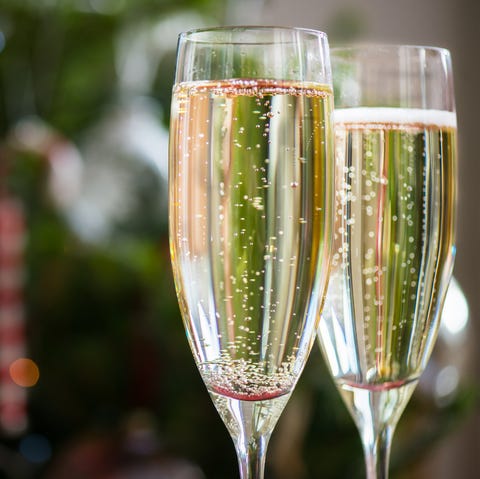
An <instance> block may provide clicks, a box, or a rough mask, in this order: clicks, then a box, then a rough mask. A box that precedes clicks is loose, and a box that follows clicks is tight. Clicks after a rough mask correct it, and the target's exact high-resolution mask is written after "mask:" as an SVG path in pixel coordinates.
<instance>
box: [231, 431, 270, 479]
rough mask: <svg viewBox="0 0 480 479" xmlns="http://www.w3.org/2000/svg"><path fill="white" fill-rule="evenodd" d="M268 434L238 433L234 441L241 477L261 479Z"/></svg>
mask: <svg viewBox="0 0 480 479" xmlns="http://www.w3.org/2000/svg"><path fill="white" fill-rule="evenodd" d="M269 440H270V434H265V435H260V436H258V437H255V436H250V437H247V436H245V435H240V436H239V437H237V439H236V441H235V449H236V451H237V457H238V465H239V468H240V477H241V479H263V474H264V470H265V457H266V453H267V446H268V441H269Z"/></svg>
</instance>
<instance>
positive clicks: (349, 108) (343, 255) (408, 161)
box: [318, 45, 456, 479]
mask: <svg viewBox="0 0 480 479" xmlns="http://www.w3.org/2000/svg"><path fill="white" fill-rule="evenodd" d="M332 69H333V74H334V83H335V114H334V116H335V138H336V141H335V156H336V168H337V170H336V171H337V172H338V175H337V178H336V181H337V208H336V210H337V215H336V221H335V248H334V249H335V254H334V257H333V260H332V276H331V282H330V285H329V289H328V295H327V301H326V304H325V309H324V312H323V317H322V320H321V322H320V326H319V330H318V333H319V340H320V345H321V348H322V351H323V353H324V357H325V359H326V362H327V364H328V366H329V369H330V372H331V374H332V376H333V378H334V380H335V384H336V386H337V388H338V389H339V391H340V393H341V395H342V398H343V400H344V401H345V403H346V405H347V406H348V409H349V410H350V413H351V414H352V416H353V418H354V420H355V422H356V425H357V427H358V429H359V431H360V435H361V439H362V443H363V447H364V451H365V459H366V466H367V477H368V478H369V479H380V478H386V477H387V476H388V457H389V451H390V443H391V440H392V435H393V431H394V429H395V426H396V424H397V421H398V420H399V418H400V416H401V414H402V412H403V410H404V408H405V406H406V404H407V403H408V401H409V399H410V396H411V394H412V392H413V391H414V389H415V386H416V385H417V382H418V379H419V377H420V375H421V373H422V372H423V370H424V368H425V365H426V363H427V361H428V358H429V357H430V353H431V352H432V348H433V345H434V343H435V339H436V336H437V331H438V325H439V319H440V313H441V310H442V306H443V301H444V298H445V293H446V290H447V286H448V283H449V280H450V275H451V272H452V267H453V259H454V254H455V246H454V223H455V221H454V216H455V215H454V209H455V183H456V116H455V105H454V97H453V85H452V72H451V62H450V55H449V53H448V51H446V50H443V49H439V48H428V47H416V46H395V45H360V46H352V47H350V48H338V49H336V48H334V49H332Z"/></svg>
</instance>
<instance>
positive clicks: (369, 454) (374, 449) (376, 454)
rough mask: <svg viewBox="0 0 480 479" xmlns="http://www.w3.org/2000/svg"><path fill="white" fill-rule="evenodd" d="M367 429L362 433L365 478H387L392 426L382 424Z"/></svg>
mask: <svg viewBox="0 0 480 479" xmlns="http://www.w3.org/2000/svg"><path fill="white" fill-rule="evenodd" d="M367 429H368V430H365V431H363V433H362V443H363V450H364V453H365V465H366V468H367V479H388V466H389V461H390V448H391V445H392V437H393V432H394V428H393V427H392V426H389V425H384V426H383V427H382V428H380V429H378V430H375V429H374V428H371V429H370V428H367Z"/></svg>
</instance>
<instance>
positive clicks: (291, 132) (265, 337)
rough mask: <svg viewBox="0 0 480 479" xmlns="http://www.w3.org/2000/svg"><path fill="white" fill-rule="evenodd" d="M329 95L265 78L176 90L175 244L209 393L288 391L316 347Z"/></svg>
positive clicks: (323, 268) (326, 238)
mask: <svg viewBox="0 0 480 479" xmlns="http://www.w3.org/2000/svg"><path fill="white" fill-rule="evenodd" d="M331 97H332V94H331V91H330V90H329V89H328V88H325V87H323V86H321V85H313V84H298V83H285V82H282V83H279V82H273V81H260V80H232V81H224V82H206V83H204V82H197V83H186V84H181V85H178V86H176V88H175V91H174V97H173V108H172V124H171V156H170V159H171V160H170V238H171V252H172V261H173V267H174V276H175V281H176V287H177V293H178V297H179V302H180V306H181V310H182V315H183V318H184V323H185V327H186V330H187V333H188V338H189V341H190V345H191V347H192V350H193V352H194V356H195V359H196V361H197V364H198V366H199V369H200V372H201V374H202V376H203V378H204V381H205V382H206V384H207V387H208V388H209V389H210V390H211V391H213V392H216V393H219V394H222V395H225V396H230V397H233V398H236V399H240V400H247V401H249V400H251V401H253V400H261V399H272V398H273V397H276V396H280V395H282V394H285V393H286V392H289V391H290V390H291V389H292V387H293V385H294V383H295V381H296V379H297V378H298V375H299V373H300V371H301V369H302V368H303V366H304V364H305V361H306V358H307V356H308V353H309V351H310V348H311V345H312V336H313V333H314V330H315V328H316V324H317V317H318V310H319V307H320V303H321V301H322V297H323V294H324V291H325V288H326V281H327V275H328V269H329V258H330V253H331V233H332V229H331V227H332V225H331V222H332V217H333V215H332V203H333V158H332V157H333V137H332V133H331V118H330V114H331V105H332V101H331Z"/></svg>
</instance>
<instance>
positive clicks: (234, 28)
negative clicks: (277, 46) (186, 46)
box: [178, 25, 328, 45]
mask: <svg viewBox="0 0 480 479" xmlns="http://www.w3.org/2000/svg"><path fill="white" fill-rule="evenodd" d="M248 30H250V31H252V32H253V31H255V30H256V31H259V32H262V31H264V32H268V31H272V32H273V31H274V30H278V31H284V32H292V33H293V32H297V33H303V34H306V35H310V36H312V37H316V38H321V39H323V40H326V39H327V38H328V35H327V34H326V33H325V32H323V31H321V30H315V29H314V28H303V27H289V26H282V25H225V26H216V27H202V28H193V29H191V30H187V31H185V32H181V33H180V34H179V35H178V39H179V41H181V40H184V41H189V42H195V43H205V44H213V45H216V44H219V45H221V44H224V43H226V42H225V41H218V40H213V39H208V40H207V39H205V40H202V39H200V38H192V37H193V36H195V35H199V36H200V35H201V34H203V33H210V32H211V33H215V32H225V33H226V32H239V33H240V32H246V31H248ZM228 43H229V44H232V45H271V44H273V43H276V42H274V41H273V40H272V41H263V42H261V41H259V42H245V41H237V42H232V41H229V42H228ZM284 43H287V42H284Z"/></svg>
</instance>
